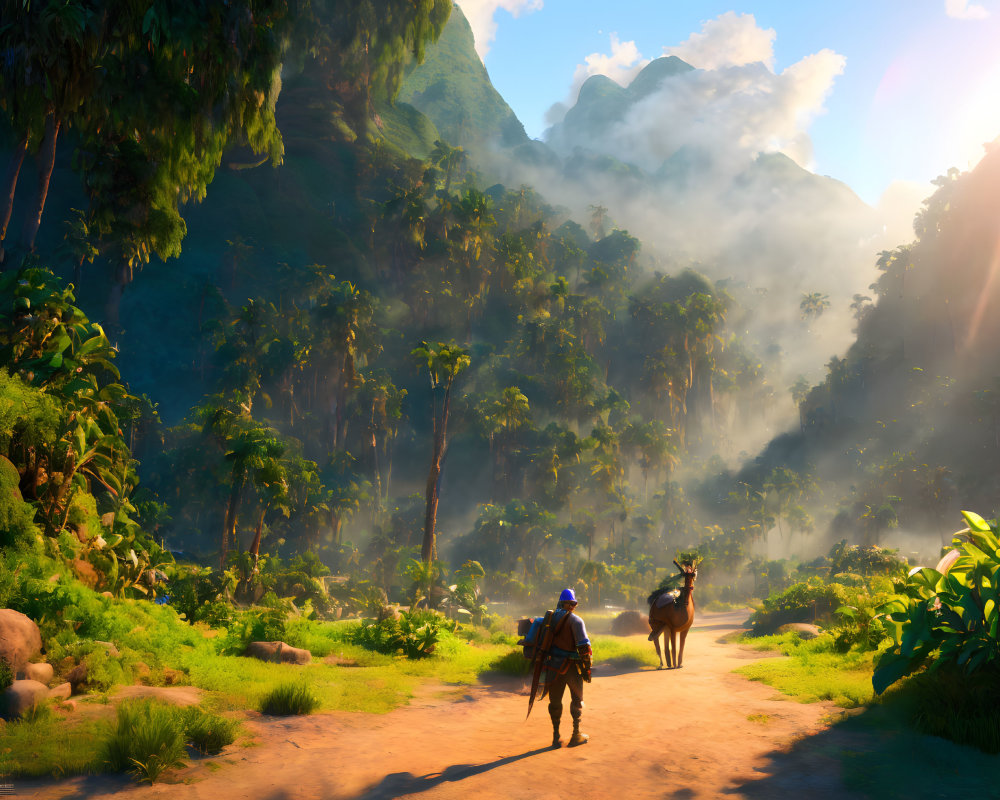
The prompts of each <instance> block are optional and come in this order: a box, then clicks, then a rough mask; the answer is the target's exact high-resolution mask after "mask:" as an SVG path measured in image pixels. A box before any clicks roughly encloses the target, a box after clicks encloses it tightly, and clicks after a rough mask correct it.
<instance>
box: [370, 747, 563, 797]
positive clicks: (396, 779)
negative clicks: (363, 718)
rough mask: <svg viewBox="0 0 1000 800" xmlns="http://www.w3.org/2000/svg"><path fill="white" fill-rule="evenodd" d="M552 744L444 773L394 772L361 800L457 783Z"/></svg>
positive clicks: (527, 756) (407, 793) (526, 756)
mask: <svg viewBox="0 0 1000 800" xmlns="http://www.w3.org/2000/svg"><path fill="white" fill-rule="evenodd" d="M551 749H552V748H551V747H539V748H537V749H535V750H528V751H527V752H525V753H519V754H518V755H516V756H505V757H504V758H498V759H497V760H496V761H490V762H488V763H486V764H453V765H452V766H450V767H448V768H446V769H445V770H444V772H434V773H429V774H427V775H414V774H413V773H412V772H394V773H392V774H390V775H386V776H385V777H384V778H383V779H382V780H381V781H380V782H379V783H378V784H376V785H375V786H373V787H371V788H370V789H368V791H366V792H365V793H364V794H361V795H358V798H357V800H391V798H394V797H401V796H403V795H409V794H416V793H417V792H426V791H427V790H428V789H433V788H434V787H435V786H439V785H440V784H442V783H457V782H458V781H463V780H465V779H466V778H471V777H472V776H473V775H481V774H482V773H484V772H489V771H490V770H492V769H496V768H497V767H503V766H506V765H507V764H512V763H514V762H515V761H521V760H522V759H525V758H530V757H531V756H537V755H539V754H541V753H547V752H549V751H550V750H551Z"/></svg>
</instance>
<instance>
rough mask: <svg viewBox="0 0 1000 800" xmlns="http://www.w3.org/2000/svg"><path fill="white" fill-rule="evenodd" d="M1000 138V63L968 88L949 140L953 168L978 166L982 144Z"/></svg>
mask: <svg viewBox="0 0 1000 800" xmlns="http://www.w3.org/2000/svg"><path fill="white" fill-rule="evenodd" d="M997 136H1000V62H997V63H995V64H993V65H992V68H990V69H988V70H987V71H985V72H984V73H983V77H982V78H981V80H979V81H977V82H976V83H974V84H973V85H971V86H970V87H969V90H968V92H967V93H966V95H965V98H964V100H963V101H962V103H961V105H959V106H958V108H957V110H956V113H955V115H954V116H953V117H952V124H951V125H950V126H949V130H948V132H947V139H946V141H948V142H949V143H950V147H951V148H952V153H953V160H954V165H955V166H956V167H958V168H959V169H962V170H966V169H970V168H971V167H973V166H975V165H976V164H977V163H979V160H980V159H981V158H982V157H983V145H984V144H986V143H987V142H991V141H993V140H994V139H996V138H997Z"/></svg>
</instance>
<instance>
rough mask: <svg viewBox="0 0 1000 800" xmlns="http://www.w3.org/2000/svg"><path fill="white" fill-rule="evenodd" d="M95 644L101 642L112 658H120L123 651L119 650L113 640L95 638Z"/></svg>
mask: <svg viewBox="0 0 1000 800" xmlns="http://www.w3.org/2000/svg"><path fill="white" fill-rule="evenodd" d="M94 644H99V645H100V646H101V647H103V648H104V649H105V650H107V651H108V655H109V656H111V657H112V658H118V656H120V655H121V653H119V652H118V648H117V647H115V646H114V644H112V643H111V642H102V641H100V640H99V639H94Z"/></svg>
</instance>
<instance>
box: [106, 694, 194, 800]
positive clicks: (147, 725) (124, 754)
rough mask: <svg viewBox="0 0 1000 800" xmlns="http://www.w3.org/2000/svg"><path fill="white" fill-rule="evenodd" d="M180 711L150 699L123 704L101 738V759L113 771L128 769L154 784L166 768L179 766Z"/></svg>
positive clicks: (181, 741)
mask: <svg viewBox="0 0 1000 800" xmlns="http://www.w3.org/2000/svg"><path fill="white" fill-rule="evenodd" d="M179 711H180V710H179V709H177V708H175V707H171V706H167V705H165V704H162V703H156V702H153V701H151V700H131V701H126V702H124V703H122V704H121V705H120V706H118V714H117V721H116V724H115V727H114V728H113V729H112V731H111V732H110V734H109V735H108V736H107V738H106V739H105V741H104V747H103V749H102V751H101V756H102V758H101V760H102V762H104V763H105V764H107V767H108V769H109V770H111V771H112V772H128V773H129V774H131V775H133V776H134V777H135V778H136V779H137V780H139V781H140V782H143V783H155V782H156V780H157V779H158V778H159V777H160V776H161V775H162V774H163V772H165V771H166V770H168V769H171V768H173V767H178V766H181V765H182V764H183V763H184V756H185V754H186V751H185V748H184V727H183V724H182V722H181V719H180V713H179Z"/></svg>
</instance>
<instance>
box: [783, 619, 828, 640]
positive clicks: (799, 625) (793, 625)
mask: <svg viewBox="0 0 1000 800" xmlns="http://www.w3.org/2000/svg"><path fill="white" fill-rule="evenodd" d="M822 632H823V629H822V628H820V627H819V626H818V625H810V624H809V623H808V622H789V623H787V624H785V625H782V626H781V627H779V628H778V633H797V634H798V635H799V638H800V639H815V638H816V637H817V636H819V635H820V634H821V633H822Z"/></svg>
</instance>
